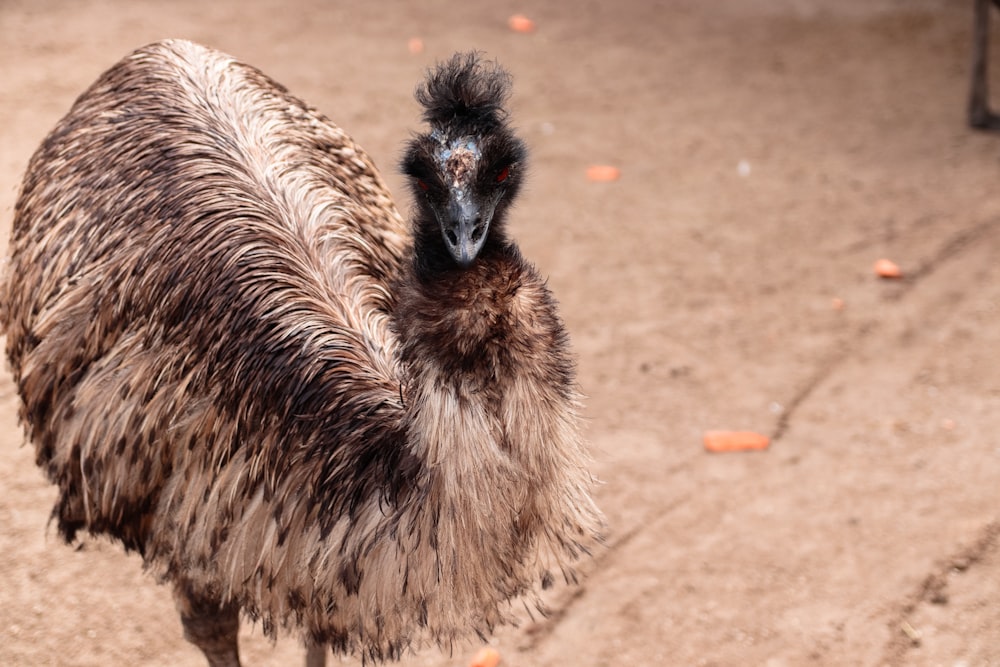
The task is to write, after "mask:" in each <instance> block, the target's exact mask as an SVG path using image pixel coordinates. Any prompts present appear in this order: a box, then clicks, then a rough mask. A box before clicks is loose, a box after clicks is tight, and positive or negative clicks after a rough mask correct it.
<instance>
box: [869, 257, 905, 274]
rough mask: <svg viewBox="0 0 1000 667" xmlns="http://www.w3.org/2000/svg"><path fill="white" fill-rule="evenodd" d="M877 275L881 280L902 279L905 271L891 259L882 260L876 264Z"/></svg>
mask: <svg viewBox="0 0 1000 667" xmlns="http://www.w3.org/2000/svg"><path fill="white" fill-rule="evenodd" d="M875 275H877V276H878V277H879V278H902V277H903V271H902V270H901V269H900V268H899V265H898V264H896V263H895V262H893V261H892V260H891V259H885V258H882V259H880V260H878V261H877V262H875Z"/></svg>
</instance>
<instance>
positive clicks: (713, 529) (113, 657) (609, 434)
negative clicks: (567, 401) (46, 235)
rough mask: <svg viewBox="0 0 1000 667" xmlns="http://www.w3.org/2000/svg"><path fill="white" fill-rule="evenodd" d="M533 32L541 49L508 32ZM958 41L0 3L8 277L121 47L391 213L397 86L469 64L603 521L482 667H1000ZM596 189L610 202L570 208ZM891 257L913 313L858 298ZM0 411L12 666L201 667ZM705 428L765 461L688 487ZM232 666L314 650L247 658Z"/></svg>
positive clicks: (2, 398)
mask: <svg viewBox="0 0 1000 667" xmlns="http://www.w3.org/2000/svg"><path fill="white" fill-rule="evenodd" d="M518 11H520V12H525V13H527V14H529V15H530V16H531V18H533V19H534V20H535V21H536V22H537V30H536V31H535V32H534V33H532V34H518V33H514V32H512V31H510V30H509V29H508V28H507V24H506V20H507V17H508V16H509V15H511V14H513V13H514V12H518ZM971 17H972V10H971V0H970V1H957V0H812V1H809V0H770V1H768V0H715V1H714V2H700V1H699V0H675V1H666V2H659V3H654V2H647V1H646V0H617V1H615V2H603V3H598V2H593V1H592V0H579V1H578V2H575V3H560V2H556V0H544V1H537V2H531V3H524V4H517V3H514V2H511V1H510V0H495V1H494V2H490V3H477V2H465V3H458V2H445V1H444V0H425V1H423V2H420V3H407V2H403V1H402V0H393V1H391V2H377V3H376V2H361V1H352V2H331V1H325V2H324V1H322V0H266V1H262V2H242V1H236V0H216V1H214V2H212V1H205V0H199V1H194V0H176V1H174V2H170V3H161V2H155V1H153V0H138V1H133V2H125V1H124V0H117V1H115V0H78V1H76V2H61V1H57V0H0V221H2V223H0V238H2V239H3V242H0V243H2V244H5V242H6V237H7V233H8V232H7V230H8V229H9V225H10V219H11V214H12V208H13V203H14V200H15V197H16V194H17V186H18V183H19V182H20V179H21V176H22V174H23V171H24V168H25V166H26V164H27V161H28V158H29V157H30V155H31V153H32V151H33V150H34V149H35V147H36V146H37V145H38V143H39V142H40V140H41V139H42V137H43V136H44V135H45V133H46V132H48V130H49V129H50V128H51V127H52V126H53V125H54V124H55V122H56V121H57V119H58V118H59V117H60V116H61V115H62V114H63V113H65V111H66V110H67V109H68V107H69V105H70V104H71V103H72V101H73V99H74V98H75V96H76V95H77V94H79V93H80V92H82V91H83V89H84V88H85V87H86V86H87V85H88V84H89V83H90V82H91V81H92V80H93V79H94V78H96V77H97V75H98V74H99V73H100V72H101V71H103V70H104V69H105V68H107V67H108V66H110V65H111V64H112V63H113V62H115V61H116V60H117V59H118V58H120V57H121V56H123V55H124V54H125V53H127V52H128V51H130V50H132V49H133V48H135V47H137V46H140V45H142V44H145V43H147V42H150V41H153V40H156V39H160V38H164V37H186V38H190V39H194V40H196V41H200V42H202V43H205V44H208V45H211V46H214V47H216V48H219V49H222V50H224V51H228V52H230V53H232V54H234V55H237V56H238V57H240V58H241V59H243V60H246V61H248V62H250V63H253V64H254V65H256V66H258V67H260V68H261V69H263V70H264V71H265V72H267V73H269V74H270V75H272V76H273V77H275V78H276V79H278V80H279V81H281V82H283V83H284V84H286V85H287V86H288V87H290V88H291V90H292V91H293V92H295V93H296V94H298V95H299V96H301V97H304V98H305V99H307V100H309V101H310V102H311V103H313V104H314V105H316V106H318V107H319V108H320V109H322V110H323V111H324V112H325V113H327V114H328V115H329V116H330V117H331V118H333V119H334V120H335V121H336V122H337V123H338V124H340V125H342V126H343V127H345V128H346V129H347V130H348V131H349V132H350V133H351V134H352V135H353V136H354V137H355V138H356V139H357V140H358V141H359V142H360V143H361V144H362V145H363V146H365V147H366V148H367V150H368V151H369V152H370V153H371V154H372V156H373V157H374V159H375V160H376V162H377V163H378V164H379V165H381V166H382V168H383V169H384V170H385V171H386V172H389V173H390V174H391V176H390V178H389V180H390V184H391V185H392V187H393V190H394V191H395V192H399V193H401V191H402V189H401V187H400V185H401V183H400V180H399V178H398V177H397V176H396V175H395V173H394V164H395V162H396V159H397V157H398V154H399V150H400V148H399V147H400V145H401V143H402V142H403V141H404V140H405V139H406V138H407V136H408V132H409V131H410V130H411V129H414V128H416V127H418V120H417V116H418V111H417V108H416V104H415V103H414V102H413V101H412V99H411V91H412V89H413V87H414V85H415V84H416V82H417V81H418V80H419V79H420V78H421V76H422V72H423V70H424V68H426V67H427V66H428V65H429V64H431V63H433V62H434V61H435V60H439V59H442V58H444V57H447V56H448V55H450V54H451V53H452V52H453V51H454V50H457V49H470V48H475V49H481V50H483V51H485V52H487V53H488V54H489V55H491V56H494V57H496V58H498V59H499V60H501V61H502V62H503V63H504V64H505V65H506V66H507V67H508V68H509V69H510V70H511V71H512V72H513V74H514V76H515V95H514V114H515V120H516V123H517V124H518V125H519V127H520V128H521V130H522V133H523V136H524V138H525V139H526V140H527V142H528V143H529V145H530V147H531V149H532V157H533V161H532V164H533V169H532V173H531V176H530V183H529V186H528V189H527V192H526V194H525V195H524V197H523V199H522V200H521V203H520V205H519V207H518V208H517V210H516V211H515V212H514V220H513V222H512V224H513V230H514V232H515V234H516V235H517V237H518V238H519V240H520V242H521V245H522V249H523V250H524V252H525V254H527V255H528V256H529V257H530V258H532V259H533V260H534V261H535V262H536V263H537V265H538V266H539V267H540V268H541V270H542V272H543V273H544V274H546V275H548V276H550V284H551V286H552V288H553V290H554V291H555V293H556V295H557V296H558V298H559V300H560V302H561V304H562V312H563V314H564V316H565V319H566V321H567V325H568V327H569V329H570V332H571V335H572V340H573V343H574V347H575V350H576V352H577V354H578V356H579V368H580V382H581V385H582V388H583V390H584V392H585V393H586V394H587V395H588V397H589V398H588V401H587V410H586V414H587V418H588V422H589V439H590V441H591V443H592V446H593V451H594V457H595V472H596V473H597V474H598V475H599V477H600V478H601V479H602V480H603V481H604V484H603V485H602V486H601V488H600V491H599V500H600V504H601V506H602V508H603V509H604V510H605V512H606V514H607V517H608V522H609V531H608V547H607V549H606V550H604V551H602V552H600V553H599V554H597V557H596V558H595V559H594V561H593V562H592V563H591V564H590V566H589V567H588V568H587V570H588V576H587V578H586V580H585V582H584V583H583V585H582V586H581V587H579V588H576V589H561V590H558V591H556V592H555V593H554V594H553V595H552V596H551V600H550V602H551V606H552V609H553V613H552V615H551V616H550V617H549V618H548V619H536V620H534V621H532V620H530V619H527V620H526V621H525V623H524V624H523V625H522V626H521V627H520V628H517V629H505V630H503V631H501V632H500V633H499V634H498V635H497V637H496V638H495V639H494V640H493V643H494V645H495V646H496V647H497V649H498V650H499V651H500V653H501V655H502V656H503V665H506V666H509V667H518V666H521V667H535V666H537V667H545V666H553V667H554V666H559V667H564V666H566V665H574V666H576V667H598V666H624V665H768V666H773V667H778V666H782V665H789V666H791V665H807V664H814V665H947V666H958V665H965V666H978V665H1000V505H998V502H997V501H998V495H1000V494H998V491H1000V438H998V435H997V434H998V433H1000V261H998V257H1000V195H997V194H996V190H995V189H994V188H995V184H996V183H997V182H998V181H997V178H998V175H1000V136H997V135H988V134H982V133H976V132H973V131H970V130H969V129H967V126H966V124H965V110H964V105H965V98H966V93H967V86H968V75H969V61H970V57H969V52H970V33H971ZM998 24H1000V22H998ZM997 31H998V32H1000V28H998V29H997ZM994 36H995V37H996V38H998V39H996V44H997V45H998V47H1000V34H995V35H994ZM411 37H420V38H422V39H423V41H424V44H425V47H426V48H425V50H424V51H423V52H422V53H419V54H411V53H410V52H409V51H408V48H407V40H408V39H410V38H411ZM997 50H998V51H1000V48H998V49H997ZM993 60H994V63H995V64H996V65H1000V57H997V58H994V59H993ZM996 69H997V70H1000V67H997V68H996ZM995 89H997V90H1000V87H998V86H995ZM998 106H1000V93H998ZM592 163H603V164H612V165H615V166H617V167H619V168H620V169H621V173H622V177H621V180H620V181H618V182H615V183H605V184H594V183H589V182H587V180H586V179H585V177H584V172H585V169H586V167H587V166H588V165H589V164H592ZM403 207H404V208H405V207H406V204H405V202H403ZM883 256H884V257H889V258H892V259H893V260H895V261H896V262H897V263H898V264H899V265H900V266H901V267H902V269H903V271H904V272H905V277H904V278H903V279H902V280H899V281H885V280H879V279H877V278H876V277H875V276H874V275H873V273H872V264H873V262H874V261H875V260H876V259H877V258H879V257H883ZM15 411H16V396H15V395H14V392H13V387H12V385H11V382H10V379H9V376H8V375H7V374H6V372H4V373H3V375H2V379H0V489H2V493H0V664H2V665H135V664H146V665H201V664H203V662H202V659H201V656H200V654H199V653H198V652H197V651H196V650H195V649H194V648H193V647H191V646H190V645H189V644H187V643H186V642H185V641H184V640H183V639H182V637H181V629H180V624H179V622H178V620H177V618H176V616H175V613H174V610H173V603H172V601H171V597H170V593H169V590H168V589H167V588H166V587H163V586H158V585H157V584H156V583H155V581H153V580H152V579H151V578H150V577H149V576H147V575H146V574H144V573H143V571H142V568H141V565H140V562H139V560H138V558H136V557H134V556H133V557H126V556H124V555H123V553H122V552H121V550H120V549H119V548H118V547H117V546H115V545H113V544H110V543H107V542H102V541H91V542H87V543H86V544H85V545H84V546H82V547H80V548H78V549H74V548H71V547H67V546H65V545H63V544H62V543H61V541H60V540H59V539H58V537H57V536H56V535H55V533H54V530H53V529H52V528H51V527H47V523H46V522H47V518H48V515H49V511H50V509H51V506H52V502H53V499H54V495H55V494H54V490H53V488H52V487H50V486H49V485H48V484H47V483H46V482H45V480H44V479H43V477H42V475H41V473H40V472H39V471H37V470H36V469H35V467H34V465H33V462H32V461H33V452H32V450H31V448H30V447H27V446H22V443H23V437H22V433H21V430H20V428H19V426H18V424H17V422H16V417H15ZM707 429H750V430H755V431H759V432H762V433H765V434H768V435H770V436H772V438H773V443H772V446H771V448H770V449H769V450H767V451H765V452H757V453H744V454H722V455H718V454H708V453H706V452H705V451H703V449H702V444H701V436H702V433H703V431H705V430H707ZM476 648H477V645H476V644H474V643H471V644H469V645H467V646H462V647H459V648H458V649H456V650H455V652H454V653H453V654H452V655H450V656H449V655H442V654H441V653H439V652H438V651H436V650H434V649H430V648H426V649H422V650H420V651H419V652H417V653H416V654H415V655H414V656H412V657H410V658H407V659H406V660H405V661H404V664H405V665H408V666H409V665H414V666H417V665H420V666H423V665H426V666H430V665H435V666H445V665H447V666H455V667H458V666H461V665H465V664H467V663H468V660H469V657H470V656H471V655H472V653H474V651H475V650H476ZM244 657H245V659H246V662H247V663H248V664H249V665H252V666H263V665H279V664H280V665H285V664H298V663H299V661H300V658H301V650H300V647H299V645H298V642H297V641H296V640H295V639H293V638H288V639H283V640H280V641H279V642H278V643H277V645H272V644H271V643H270V642H269V641H268V640H266V639H265V638H263V637H262V635H261V633H260V631H259V629H254V628H251V627H249V626H248V627H247V628H246V630H245V638H244ZM338 664H339V663H338ZM348 664H352V663H350V662H348Z"/></svg>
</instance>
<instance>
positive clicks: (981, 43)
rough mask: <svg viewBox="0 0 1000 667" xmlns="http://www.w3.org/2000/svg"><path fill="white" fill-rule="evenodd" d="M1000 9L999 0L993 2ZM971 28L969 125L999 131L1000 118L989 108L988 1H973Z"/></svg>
mask: <svg viewBox="0 0 1000 667" xmlns="http://www.w3.org/2000/svg"><path fill="white" fill-rule="evenodd" d="M993 4H995V5H997V7H1000V0H993ZM973 17H974V18H973V26H972V87H971V89H970V92H969V125H971V126H972V127H975V128H979V129H983V130H1000V116H997V115H996V114H994V113H992V112H991V111H990V108H989V85H988V84H987V64H986V63H987V58H988V57H989V41H990V0H974V6H973Z"/></svg>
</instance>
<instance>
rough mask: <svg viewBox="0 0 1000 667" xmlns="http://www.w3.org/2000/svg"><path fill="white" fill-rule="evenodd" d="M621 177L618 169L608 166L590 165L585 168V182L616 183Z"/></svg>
mask: <svg viewBox="0 0 1000 667" xmlns="http://www.w3.org/2000/svg"><path fill="white" fill-rule="evenodd" d="M621 175H622V172H621V170H620V169H618V167H612V166H611V165H609V164H592V165H590V166H589V167H587V180H588V181H593V182H594V183H610V182H611V181H617V180H618V179H619V178H620V177H621Z"/></svg>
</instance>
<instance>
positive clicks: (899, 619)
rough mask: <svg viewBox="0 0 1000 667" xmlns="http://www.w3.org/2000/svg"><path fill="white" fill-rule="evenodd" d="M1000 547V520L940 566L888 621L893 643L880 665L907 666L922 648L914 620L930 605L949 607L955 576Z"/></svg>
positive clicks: (987, 527)
mask: <svg viewBox="0 0 1000 667" xmlns="http://www.w3.org/2000/svg"><path fill="white" fill-rule="evenodd" d="M998 547H1000V518H998V519H994V520H993V521H991V522H989V523H987V524H986V525H985V526H983V527H982V529H980V531H979V535H978V537H977V538H976V540H975V541H974V542H973V543H972V544H971V545H968V546H966V547H962V548H959V549H958V550H957V552H956V553H955V555H954V556H951V557H950V558H947V559H945V560H944V561H941V562H939V563H937V564H936V565H935V566H934V567H933V568H932V569H931V571H930V572H929V573H928V574H927V576H925V577H924V578H923V580H922V581H921V582H920V585H919V586H918V587H917V588H916V590H914V591H913V592H912V593H910V594H909V595H908V596H907V597H906V598H905V599H904V600H903V601H902V603H901V604H900V606H899V611H898V612H897V613H896V614H895V615H894V616H893V617H892V618H891V619H890V621H889V631H890V639H889V641H888V643H887V644H886V647H885V652H884V654H883V659H882V663H881V664H886V665H893V666H895V665H905V664H907V656H908V655H909V653H910V651H912V650H913V649H915V648H918V647H919V646H920V645H921V636H920V633H919V631H918V630H917V629H916V628H915V627H914V626H913V625H912V624H911V623H910V619H911V617H912V616H913V615H914V614H915V613H916V611H917V610H918V609H919V608H920V607H921V606H922V605H927V604H935V605H944V604H948V601H949V594H948V584H949V582H950V581H951V580H952V579H953V578H954V577H956V576H961V575H965V574H968V573H969V571H970V570H972V569H973V568H974V567H975V566H976V565H977V564H978V563H980V562H982V561H983V560H984V559H985V558H986V557H987V556H988V555H989V554H990V553H991V552H993V551H994V550H996V549H997V548H998Z"/></svg>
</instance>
